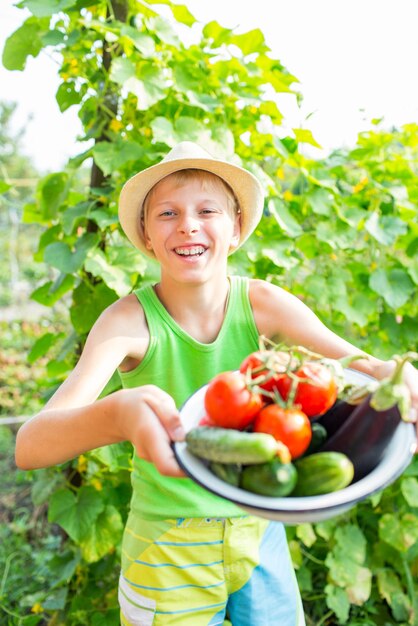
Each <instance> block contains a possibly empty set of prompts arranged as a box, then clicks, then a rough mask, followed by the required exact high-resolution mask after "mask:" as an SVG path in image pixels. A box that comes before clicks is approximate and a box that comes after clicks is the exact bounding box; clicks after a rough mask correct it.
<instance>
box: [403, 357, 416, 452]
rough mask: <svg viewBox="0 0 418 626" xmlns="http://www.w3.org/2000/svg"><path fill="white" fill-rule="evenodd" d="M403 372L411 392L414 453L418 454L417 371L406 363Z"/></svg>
mask: <svg viewBox="0 0 418 626" xmlns="http://www.w3.org/2000/svg"><path fill="white" fill-rule="evenodd" d="M404 372H405V382H406V384H407V385H408V387H409V390H410V392H411V419H412V420H413V421H414V422H415V428H416V433H417V447H416V448H415V453H416V454H418V370H417V369H416V368H415V367H414V366H413V365H411V363H406V365H405V370H404Z"/></svg>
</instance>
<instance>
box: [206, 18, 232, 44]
mask: <svg viewBox="0 0 418 626" xmlns="http://www.w3.org/2000/svg"><path fill="white" fill-rule="evenodd" d="M232 32H233V31H232V30H231V29H230V28H224V27H223V26H221V25H220V24H218V22H215V21H212V22H209V23H208V24H206V26H205V27H204V28H203V36H204V37H206V39H211V40H212V42H213V43H212V45H213V47H214V48H218V47H219V46H221V45H222V44H224V43H229V41H230V39H231V33H232Z"/></svg>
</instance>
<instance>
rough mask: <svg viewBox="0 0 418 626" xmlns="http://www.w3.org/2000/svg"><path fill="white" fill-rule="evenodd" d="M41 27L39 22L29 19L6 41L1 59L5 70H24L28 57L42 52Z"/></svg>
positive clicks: (32, 18)
mask: <svg viewBox="0 0 418 626" xmlns="http://www.w3.org/2000/svg"><path fill="white" fill-rule="evenodd" d="M42 26H43V25H41V22H39V20H37V19H36V18H34V17H30V18H28V19H27V20H26V22H24V23H23V24H22V26H21V27H20V28H18V29H17V30H15V32H14V33H12V34H11V35H10V37H9V38H8V39H6V43H5V45H4V49H3V57H2V61H3V65H4V67H5V68H6V69H8V70H24V69H25V65H26V59H27V58H28V56H29V55H31V56H33V57H37V56H38V54H39V52H40V51H41V50H42V41H41V37H40V35H41V34H42V32H43V27H42Z"/></svg>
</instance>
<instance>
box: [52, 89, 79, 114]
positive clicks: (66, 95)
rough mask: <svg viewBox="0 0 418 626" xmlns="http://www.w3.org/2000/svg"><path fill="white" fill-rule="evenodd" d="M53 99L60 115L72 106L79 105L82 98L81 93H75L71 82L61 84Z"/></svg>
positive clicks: (75, 90)
mask: <svg viewBox="0 0 418 626" xmlns="http://www.w3.org/2000/svg"><path fill="white" fill-rule="evenodd" d="M55 98H56V100H57V102H58V106H59V108H60V111H61V113H64V111H66V110H67V109H69V108H70V107H71V106H73V104H80V102H81V99H82V96H81V93H80V92H79V91H77V89H76V86H75V84H74V83H73V82H71V81H66V82H63V83H61V85H60V86H59V87H58V89H57V93H56V94H55Z"/></svg>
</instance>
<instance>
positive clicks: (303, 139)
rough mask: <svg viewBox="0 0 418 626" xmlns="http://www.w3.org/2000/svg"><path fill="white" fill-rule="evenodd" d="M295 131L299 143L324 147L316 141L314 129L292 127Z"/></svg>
mask: <svg viewBox="0 0 418 626" xmlns="http://www.w3.org/2000/svg"><path fill="white" fill-rule="evenodd" d="M292 130H293V132H294V133H295V137H296V141H297V142H298V143H309V144H310V145H311V146H314V147H315V148H320V149H322V146H321V145H319V143H318V142H317V141H316V139H315V138H314V136H313V135H312V131H310V130H307V129H303V128H292Z"/></svg>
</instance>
